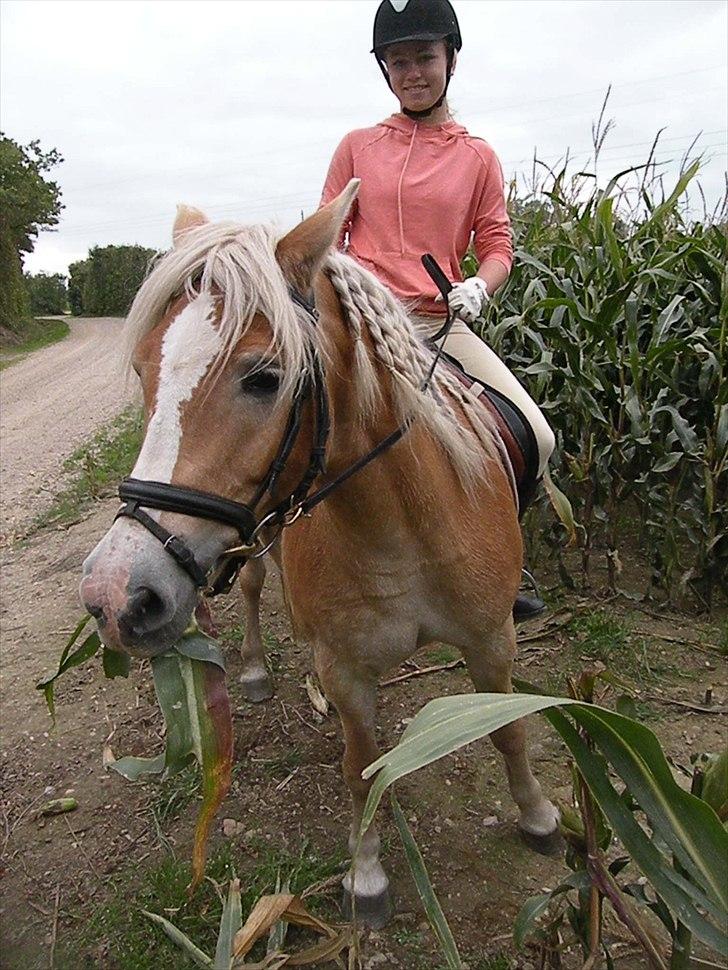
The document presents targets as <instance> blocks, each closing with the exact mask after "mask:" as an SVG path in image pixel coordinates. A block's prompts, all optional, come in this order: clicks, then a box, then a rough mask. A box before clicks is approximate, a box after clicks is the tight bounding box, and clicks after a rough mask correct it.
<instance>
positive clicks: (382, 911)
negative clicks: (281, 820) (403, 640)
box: [315, 649, 392, 929]
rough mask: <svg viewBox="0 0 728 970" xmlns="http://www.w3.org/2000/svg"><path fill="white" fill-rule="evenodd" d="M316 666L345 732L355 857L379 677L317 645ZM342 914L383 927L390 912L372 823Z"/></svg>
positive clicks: (347, 884) (347, 881)
mask: <svg viewBox="0 0 728 970" xmlns="http://www.w3.org/2000/svg"><path fill="white" fill-rule="evenodd" d="M315 655H316V669H317V672H318V675H319V679H320V681H321V685H322V687H323V689H324V692H325V694H326V696H327V697H328V698H329V700H330V701H331V702H332V703H333V704H334V705H335V707H336V710H337V711H338V713H339V718H340V719H341V726H342V728H343V731H344V760H343V772H344V780H345V781H346V784H347V785H348V787H349V791H350V792H351V799H352V809H353V813H352V823H351V830H350V833H349V851H350V852H351V854H352V857H353V856H354V853H355V851H356V848H357V843H358V839H359V825H360V822H361V818H362V814H363V812H364V805H365V803H366V800H367V795H368V794H369V789H370V787H371V785H372V782H371V780H370V781H364V780H363V778H362V777H361V773H362V771H363V770H364V768H365V767H366V766H367V765H369V764H371V763H372V761H375V760H376V758H377V757H378V756H379V751H378V749H377V743H376V740H375V716H376V700H377V698H376V691H377V684H376V678H374V677H373V676H372V675H371V674H368V675H367V676H363V675H361V674H360V673H358V672H355V671H354V670H353V669H352V668H350V667H345V666H342V663H341V658H339V657H336V656H333V655H332V654H330V653H329V652H328V651H327V650H325V649H316V651H315ZM343 886H344V913H345V915H346V916H347V917H350V916H351V915H352V910H353V909H354V908H355V909H356V917H357V919H358V920H360V921H361V922H362V923H364V924H366V925H367V926H372V927H374V928H375V929H378V928H379V927H382V926H384V925H385V923H387V922H388V921H389V919H390V918H391V916H392V903H391V900H390V895H389V879H388V878H387V876H386V873H385V872H384V869H383V868H382V865H381V863H380V861H379V836H378V834H377V831H376V828H375V826H374V823H372V824H371V825H370V826H369V828H368V829H367V831H366V832H365V834H364V837H363V838H362V842H361V846H360V848H359V854H358V855H357V856H356V859H355V860H353V862H352V866H351V868H350V869H349V871H348V872H347V874H346V875H345V876H344V879H343Z"/></svg>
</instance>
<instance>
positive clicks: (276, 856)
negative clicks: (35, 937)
mask: <svg viewBox="0 0 728 970" xmlns="http://www.w3.org/2000/svg"><path fill="white" fill-rule="evenodd" d="M256 856H257V858H256ZM251 857H252V858H254V859H255V861H254V862H253V863H252V865H251V861H250V860H251ZM343 863H344V856H343V853H339V854H336V855H333V856H330V857H326V858H324V857H322V856H319V855H317V853H316V852H314V851H313V850H312V849H311V848H310V846H309V845H308V843H306V842H304V843H303V844H302V845H301V847H300V850H299V851H298V852H297V853H295V854H294V853H291V852H290V851H288V850H287V849H283V848H281V847H278V846H272V845H271V844H270V843H269V842H267V841H266V840H262V839H261V840H260V841H259V842H257V843H250V844H249V845H248V846H246V853H245V855H243V856H240V855H238V853H236V852H235V847H234V844H233V843H229V842H228V843H225V844H224V845H221V846H220V847H218V849H217V850H216V851H215V852H214V853H211V855H210V858H209V861H208V866H207V876H208V878H207V879H206V880H205V882H204V883H203V884H202V886H201V887H200V889H199V890H198V891H197V893H196V894H195V896H194V897H193V898H192V900H188V898H187V892H186V887H187V884H188V882H189V877H190V871H189V865H188V864H187V863H186V862H184V861H182V860H180V859H175V858H173V857H172V856H166V857H165V858H164V859H163V860H162V861H161V862H160V863H159V864H158V865H157V866H155V867H154V868H152V869H150V870H149V871H148V872H147V873H146V874H145V876H144V877H143V880H142V883H141V886H132V885H130V883H131V882H132V880H133V878H134V877H133V872H134V870H133V869H130V871H129V877H128V880H126V881H122V880H119V881H118V882H117V883H116V884H115V885H112V886H110V893H109V899H108V901H107V902H105V903H103V904H102V905H101V906H99V907H98V908H97V909H96V910H95V911H94V912H92V913H91V914H88V913H87V912H84V913H75V914H72V915H73V916H74V917H75V922H76V925H77V926H78V929H77V930H76V931H74V930H71V932H70V934H69V936H70V937H71V939H67V940H65V941H62V942H61V946H60V947H59V953H57V961H56V967H57V968H58V970H80V968H84V970H106V968H108V967H111V966H113V967H114V968H115V970H177V968H178V967H179V966H180V954H179V951H177V950H176V949H175V948H174V946H173V945H172V944H171V943H170V942H169V941H168V940H167V938H166V937H165V936H164V934H163V933H162V932H161V930H158V929H155V928H150V924H149V921H148V920H147V919H146V918H145V917H144V916H143V915H142V912H141V911H142V909H146V910H148V911H150V912H153V913H159V914H160V915H163V916H166V917H167V918H168V919H171V920H172V921H173V922H174V923H175V925H176V926H177V927H179V929H180V930H182V932H183V933H186V934H187V935H188V936H189V937H190V939H193V940H194V941H195V943H196V944H197V946H199V947H200V948H201V949H202V950H204V951H206V952H214V949H215V940H216V938H217V930H218V926H219V922H220V915H221V913H222V899H221V895H220V893H219V892H218V887H222V886H224V885H225V884H226V883H227V881H228V880H229V879H230V878H232V877H234V876H236V875H237V876H238V877H239V878H240V879H241V882H242V886H243V890H244V892H243V895H242V908H243V918H245V917H246V916H247V914H248V913H249V912H250V910H251V909H252V907H253V905H254V904H255V902H256V900H257V899H258V898H259V897H260V896H261V895H262V894H264V893H267V892H273V891H274V890H275V886H276V879H277V878H278V876H279V874H280V876H281V878H282V879H283V880H286V879H288V880H289V881H290V887H291V891H292V892H299V893H300V892H302V891H303V890H304V889H306V888H308V887H309V886H312V885H315V884H317V883H319V882H322V881H323V880H324V879H327V878H328V877H330V876H332V875H334V874H337V873H339V872H341V871H342V869H343ZM130 899H132V900H133V905H130V903H129V900H130ZM314 901H315V899H314ZM313 908H314V907H312V909H313Z"/></svg>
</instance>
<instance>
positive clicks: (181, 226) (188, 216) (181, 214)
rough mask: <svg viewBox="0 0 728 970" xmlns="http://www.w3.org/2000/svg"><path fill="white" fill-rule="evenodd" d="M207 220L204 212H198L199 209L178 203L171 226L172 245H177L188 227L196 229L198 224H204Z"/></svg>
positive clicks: (188, 229) (187, 230)
mask: <svg viewBox="0 0 728 970" xmlns="http://www.w3.org/2000/svg"><path fill="white" fill-rule="evenodd" d="M209 221H210V220H209V219H208V218H207V216H206V215H205V213H204V212H200V210H199V209H195V208H193V206H191V205H178V206H177V215H176V217H175V220H174V226H172V243H173V245H175V246H178V245H179V242H180V239H181V238H182V236H184V234H185V233H186V232H189V231H190V229H197V227H198V226H204V225H205V223H207V222H209Z"/></svg>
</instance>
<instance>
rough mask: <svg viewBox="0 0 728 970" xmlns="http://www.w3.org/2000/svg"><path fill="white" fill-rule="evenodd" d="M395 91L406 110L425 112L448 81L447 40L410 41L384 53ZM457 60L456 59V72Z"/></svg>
mask: <svg viewBox="0 0 728 970" xmlns="http://www.w3.org/2000/svg"><path fill="white" fill-rule="evenodd" d="M384 63H385V65H386V67H387V71H388V72H389V79H390V82H391V85H392V90H393V91H394V93H395V94H396V96H397V98H398V99H399V102H400V104H401V106H402V108H407V110H409V111H424V110H426V109H427V108H429V107H430V105H432V104H434V103H435V102H436V101H437V99H438V98H439V97H440V95H441V94H442V92H443V90H444V88H445V81H446V79H447V44H446V43H445V41H444V40H431V41H406V42H404V43H401V44H392V45H391V47H388V48H387V49H386V50H385V52H384ZM454 67H455V60H453V70H454Z"/></svg>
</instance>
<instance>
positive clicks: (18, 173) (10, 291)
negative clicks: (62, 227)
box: [0, 132, 63, 334]
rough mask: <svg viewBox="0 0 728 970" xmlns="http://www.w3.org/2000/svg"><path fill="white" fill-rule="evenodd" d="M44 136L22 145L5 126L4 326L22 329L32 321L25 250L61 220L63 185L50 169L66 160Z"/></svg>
mask: <svg viewBox="0 0 728 970" xmlns="http://www.w3.org/2000/svg"><path fill="white" fill-rule="evenodd" d="M62 161H63V159H62V158H61V156H60V154H59V153H58V152H57V151H56V149H55V148H52V149H50V151H43V149H42V148H41V147H40V142H38V141H37V140H35V141H31V142H30V143H29V144H28V145H25V146H23V145H19V144H18V143H17V142H15V141H13V139H12V138H8V137H7V136H6V135H4V134H3V133H2V132H0V329H2V331H5V332H7V331H10V332H12V333H16V334H17V333H18V332H20V331H22V330H23V328H24V327H25V326H27V325H28V324H29V323H30V320H31V313H30V300H29V297H28V293H27V291H26V288H25V285H24V282H23V268H22V254H23V253H29V252H32V250H33V245H34V242H35V239H36V237H37V235H38V233H39V232H40V230H41V229H48V228H50V227H51V226H55V225H56V224H57V223H58V217H59V215H60V212H61V209H62V204H61V200H60V196H61V190H60V188H59V186H58V185H57V184H56V183H55V182H50V181H47V180H46V179H45V178H44V174H43V173H44V172H47V171H49V170H50V169H51V168H53V167H54V166H56V165H58V164H59V163H60V162H62Z"/></svg>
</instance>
